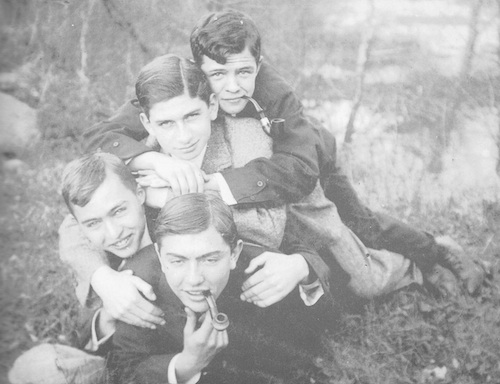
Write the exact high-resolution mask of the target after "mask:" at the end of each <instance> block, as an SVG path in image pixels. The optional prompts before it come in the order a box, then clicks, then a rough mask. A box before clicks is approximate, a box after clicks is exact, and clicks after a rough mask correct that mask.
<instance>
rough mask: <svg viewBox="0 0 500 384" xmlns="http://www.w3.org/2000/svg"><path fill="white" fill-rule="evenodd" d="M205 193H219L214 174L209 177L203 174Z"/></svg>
mask: <svg viewBox="0 0 500 384" xmlns="http://www.w3.org/2000/svg"><path fill="white" fill-rule="evenodd" d="M205 191H214V192H219V193H220V188H219V182H218V181H217V178H216V177H215V173H212V174H210V175H207V174H205Z"/></svg>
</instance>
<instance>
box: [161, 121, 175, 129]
mask: <svg viewBox="0 0 500 384" xmlns="http://www.w3.org/2000/svg"><path fill="white" fill-rule="evenodd" d="M174 125H175V122H174V121H172V120H168V121H161V122H160V123H158V126H160V127H162V128H166V129H169V128H172V127H174Z"/></svg>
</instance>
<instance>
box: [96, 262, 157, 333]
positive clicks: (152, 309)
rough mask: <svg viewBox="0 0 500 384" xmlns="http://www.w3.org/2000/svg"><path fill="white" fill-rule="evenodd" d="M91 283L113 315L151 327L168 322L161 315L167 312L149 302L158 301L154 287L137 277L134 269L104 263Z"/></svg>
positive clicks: (122, 319) (133, 323)
mask: <svg viewBox="0 0 500 384" xmlns="http://www.w3.org/2000/svg"><path fill="white" fill-rule="evenodd" d="M91 284H92V287H93V288H94V291H95V292H96V293H97V295H99V297H100V298H101V299H102V302H103V307H104V309H105V310H106V311H107V313H109V314H110V315H111V316H112V317H113V318H115V319H117V320H121V321H123V322H125V323H128V324H132V325H135V326H138V327H143V328H151V329H155V328H156V325H163V324H165V320H163V319H162V317H161V316H162V315H163V312H162V311H161V310H160V309H159V308H158V307H156V306H155V305H153V304H151V303H150V302H149V301H148V300H151V301H155V300H156V295H155V294H154V292H153V288H152V287H151V285H149V284H148V283H146V282H145V281H144V280H142V279H141V278H139V277H137V276H133V275H132V271H123V272H117V271H115V270H113V269H111V268H110V267H108V266H104V267H101V268H99V269H98V270H97V271H95V272H94V274H93V275H92V281H91ZM141 293H142V294H143V295H144V296H145V297H146V298H147V299H148V300H146V299H145V298H144V297H142V296H141Z"/></svg>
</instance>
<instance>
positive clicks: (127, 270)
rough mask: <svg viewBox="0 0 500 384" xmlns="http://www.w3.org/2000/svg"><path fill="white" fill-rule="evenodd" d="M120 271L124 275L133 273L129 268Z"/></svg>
mask: <svg viewBox="0 0 500 384" xmlns="http://www.w3.org/2000/svg"><path fill="white" fill-rule="evenodd" d="M120 273H123V274H124V275H127V276H132V275H133V274H134V272H133V271H132V270H131V269H125V270H123V271H121V272H120Z"/></svg>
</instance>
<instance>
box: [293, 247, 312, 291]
mask: <svg viewBox="0 0 500 384" xmlns="http://www.w3.org/2000/svg"><path fill="white" fill-rule="evenodd" d="M291 256H293V257H294V258H295V260H296V262H295V264H296V271H297V281H298V284H301V285H305V284H309V283H310V280H311V279H310V275H311V274H310V272H309V264H308V263H307V261H306V259H305V258H304V256H302V255H301V254H299V253H294V254H293V255H291Z"/></svg>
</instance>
